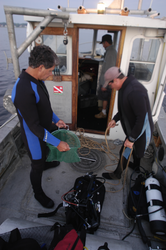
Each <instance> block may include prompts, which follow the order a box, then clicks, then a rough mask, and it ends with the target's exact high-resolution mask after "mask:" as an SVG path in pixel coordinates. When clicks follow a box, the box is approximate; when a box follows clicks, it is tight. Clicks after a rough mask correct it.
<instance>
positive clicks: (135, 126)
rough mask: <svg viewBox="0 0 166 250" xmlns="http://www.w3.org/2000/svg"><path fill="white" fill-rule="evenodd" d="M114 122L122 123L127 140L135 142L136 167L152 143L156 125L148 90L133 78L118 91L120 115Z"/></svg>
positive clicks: (115, 117)
mask: <svg viewBox="0 0 166 250" xmlns="http://www.w3.org/2000/svg"><path fill="white" fill-rule="evenodd" d="M113 120H115V122H117V121H119V120H120V121H121V124H122V128H123V130H124V133H125V135H126V138H128V139H129V141H131V142H134V148H133V154H134V158H135V162H136V161H137V163H136V165H137V164H139V162H140V159H141V158H142V157H143V156H144V153H145V150H146V149H147V146H148V145H149V143H150V140H151V137H152V132H153V127H154V125H153V120H152V115H151V108H150V103H149V98H148V94H147V89H146V88H145V87H144V86H143V85H142V84H141V83H140V82H138V81H137V80H136V79H135V78H134V77H133V76H129V77H128V78H127V79H126V80H125V81H124V83H123V85H122V88H121V89H120V90H119V91H118V113H117V114H116V115H115V116H114V117H113ZM121 151H122V150H121Z"/></svg>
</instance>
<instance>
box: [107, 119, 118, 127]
mask: <svg viewBox="0 0 166 250" xmlns="http://www.w3.org/2000/svg"><path fill="white" fill-rule="evenodd" d="M115 126H116V122H115V120H111V121H110V122H109V123H108V127H109V128H114V127H115Z"/></svg>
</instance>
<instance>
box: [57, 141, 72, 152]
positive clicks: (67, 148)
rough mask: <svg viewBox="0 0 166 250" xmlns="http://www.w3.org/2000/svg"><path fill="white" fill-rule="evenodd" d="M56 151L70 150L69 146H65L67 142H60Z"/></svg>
mask: <svg viewBox="0 0 166 250" xmlns="http://www.w3.org/2000/svg"><path fill="white" fill-rule="evenodd" d="M57 149H58V150H59V151H60V152H64V151H68V150H70V147H69V144H67V142H64V141H61V142H60V143H59V145H58V146H57Z"/></svg>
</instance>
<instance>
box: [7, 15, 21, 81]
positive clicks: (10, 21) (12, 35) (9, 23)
mask: <svg viewBox="0 0 166 250" xmlns="http://www.w3.org/2000/svg"><path fill="white" fill-rule="evenodd" d="M6 23H7V29H8V35H9V42H10V50H11V54H12V60H13V67H14V73H15V79H17V78H18V76H19V75H20V66H19V61H18V55H17V45H16V37H15V31H14V23H13V16H12V15H11V14H6Z"/></svg>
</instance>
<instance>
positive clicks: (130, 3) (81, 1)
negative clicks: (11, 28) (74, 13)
mask: <svg viewBox="0 0 166 250" xmlns="http://www.w3.org/2000/svg"><path fill="white" fill-rule="evenodd" d="M98 2H104V3H105V5H106V7H107V6H108V5H109V4H110V3H111V2H112V0H102V1H100V0H27V1H23V0H0V22H6V18H5V13H4V8H3V6H4V5H8V6H18V7H27V8H34V9H44V10H46V9H48V8H52V9H57V6H58V5H61V6H62V7H68V3H69V7H71V8H78V7H79V6H80V5H83V6H84V7H85V8H88V9H89V8H92V9H95V8H96V7H97V3H98ZM138 2H139V0H124V7H128V9H131V10H136V9H137V8H138ZM142 2H143V3H142V9H143V10H145V9H148V8H149V7H151V8H152V10H155V11H157V12H159V13H160V16H159V18H162V17H166V0H143V1H142ZM14 22H16V23H17V22H18V23H21V22H24V19H23V17H22V16H18V15H17V16H16V15H15V16H14Z"/></svg>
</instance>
